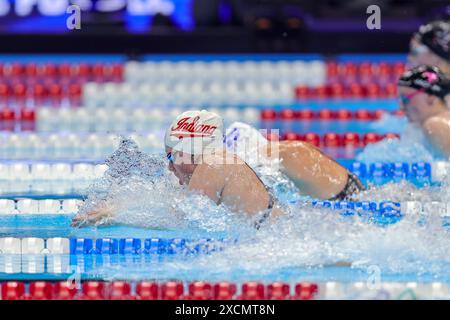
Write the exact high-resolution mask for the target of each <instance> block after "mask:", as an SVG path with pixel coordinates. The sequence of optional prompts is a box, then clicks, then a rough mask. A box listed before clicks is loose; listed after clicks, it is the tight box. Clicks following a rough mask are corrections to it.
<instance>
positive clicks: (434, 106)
mask: <svg viewBox="0 0 450 320" xmlns="http://www.w3.org/2000/svg"><path fill="white" fill-rule="evenodd" d="M449 93H450V77H449V76H448V75H446V74H444V73H443V72H441V71H440V70H439V69H438V68H437V67H432V66H425V65H422V66H418V67H415V68H413V69H411V70H408V71H406V72H405V73H404V74H403V75H402V77H401V78H400V79H399V80H398V94H399V98H400V108H401V109H402V110H403V111H404V112H405V114H406V117H407V118H408V120H409V121H410V122H412V123H415V124H417V125H418V126H420V128H421V129H422V131H423V132H424V133H425V135H426V136H427V138H428V140H429V141H430V143H431V144H432V145H433V147H434V148H435V149H436V150H438V151H440V152H441V153H442V154H443V155H444V156H446V157H450V110H449V108H448V105H449V100H448V96H449Z"/></svg>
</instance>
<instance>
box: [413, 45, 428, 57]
mask: <svg viewBox="0 0 450 320" xmlns="http://www.w3.org/2000/svg"><path fill="white" fill-rule="evenodd" d="M427 52H428V47H427V46H425V45H423V44H417V45H414V46H411V48H410V50H409V53H410V55H411V56H414V57H416V56H418V55H420V54H423V53H427Z"/></svg>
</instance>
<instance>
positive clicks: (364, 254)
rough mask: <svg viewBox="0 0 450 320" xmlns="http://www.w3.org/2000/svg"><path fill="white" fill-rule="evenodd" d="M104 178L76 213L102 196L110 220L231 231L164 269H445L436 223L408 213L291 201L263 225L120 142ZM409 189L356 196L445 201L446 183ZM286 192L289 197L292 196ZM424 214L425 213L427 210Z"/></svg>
mask: <svg viewBox="0 0 450 320" xmlns="http://www.w3.org/2000/svg"><path fill="white" fill-rule="evenodd" d="M108 165H109V170H108V172H107V173H106V175H105V177H104V178H103V179H101V180H100V181H99V182H97V183H96V184H95V185H94V186H93V187H92V188H91V192H90V194H89V197H88V200H87V201H86V204H85V207H84V208H83V210H84V212H87V211H88V210H89V208H91V207H92V206H93V205H95V204H96V203H98V201H101V200H102V199H104V198H105V197H108V198H110V199H114V200H113V201H114V202H115V203H117V205H118V206H119V205H120V207H121V209H122V210H121V212H120V213H119V214H118V215H117V216H116V217H115V218H114V221H115V222H118V223H123V224H132V225H138V226H143V227H148V228H175V229H176V228H179V229H183V228H189V229H190V230H191V231H192V230H203V231H206V232H216V231H225V232H226V233H228V234H233V235H236V236H238V237H239V242H238V243H237V244H233V245H229V246H227V247H226V248H225V249H224V250H223V251H221V252H216V253H213V254H210V255H204V256H198V257H196V258H195V259H187V260H183V259H182V260H176V261H168V262H163V263H162V265H160V266H158V268H159V269H158V270H164V272H165V274H172V275H183V274H187V273H191V274H194V273H195V272H197V274H201V275H202V276H203V277H205V278H206V277H207V276H208V275H211V274H221V275H223V276H224V277H226V275H227V274H236V273H239V272H241V271H246V272H247V274H249V273H250V274H254V275H257V276H263V275H267V274H270V273H276V272H279V271H280V270H284V269H286V268H298V267H305V266H306V267H309V266H314V267H317V266H324V265H330V264H331V265H332V264H335V263H339V262H342V261H345V262H349V263H351V265H352V266H353V267H356V268H367V267H370V266H372V265H376V266H378V267H379V268H380V269H381V270H382V272H414V273H419V274H420V273H427V272H428V273H433V274H436V275H448V270H449V266H450V236H449V234H448V231H447V229H445V228H443V227H442V224H441V223H439V222H436V221H435V223H433V221H430V223H426V224H419V223H417V219H416V218H415V217H406V218H404V219H403V220H401V221H400V222H398V223H396V224H394V225H389V226H385V227H380V226H379V225H375V224H371V223H368V222H366V221H363V219H361V218H359V217H342V216H340V215H339V214H338V213H337V212H336V211H333V210H327V209H314V208H312V207H310V206H309V205H305V204H296V205H294V204H291V205H289V206H288V207H287V210H286V211H287V213H286V215H285V216H283V217H280V218H278V219H276V220H275V221H273V222H266V223H263V224H262V226H261V229H260V230H258V231H256V230H255V229H254V228H253V227H252V223H251V219H247V218H246V217H245V216H244V215H236V214H233V213H231V212H230V211H229V210H227V209H226V208H225V207H223V206H216V205H215V204H214V203H212V201H210V200H209V199H207V198H205V197H201V196H198V195H187V193H186V191H185V190H184V189H183V188H182V187H180V186H178V185H177V184H176V182H175V181H174V179H173V177H172V174H171V173H170V172H168V171H167V170H166V169H165V167H166V164H165V162H164V161H163V156H160V155H159V156H155V155H145V154H143V153H141V152H140V151H139V150H138V149H137V147H136V146H135V145H134V144H133V142H132V141H130V140H124V141H122V143H121V147H120V148H119V150H118V151H117V152H116V153H115V156H113V157H111V158H110V159H109V160H108ZM449 185H450V184H444V185H443V186H442V187H440V188H439V189H433V188H431V187H430V188H426V189H417V188H415V187H414V186H412V185H410V184H408V183H399V184H388V185H385V186H382V187H378V188H375V189H373V190H370V191H368V192H366V193H363V194H362V195H361V199H364V200H376V201H378V200H380V201H381V200H383V201H384V200H395V201H407V200H418V201H431V200H436V199H438V200H439V201H448V200H450V198H449V192H448V191H449V187H448V186H449ZM292 196H294V195H292ZM430 214H432V213H430Z"/></svg>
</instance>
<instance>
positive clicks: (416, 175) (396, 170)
mask: <svg viewBox="0 0 450 320" xmlns="http://www.w3.org/2000/svg"><path fill="white" fill-rule="evenodd" d="M346 167H347V169H348V170H349V171H350V172H352V173H354V174H355V175H357V176H358V177H359V178H360V179H361V180H362V182H365V183H366V184H367V183H368V182H371V183H374V184H376V185H381V184H384V183H387V182H391V181H392V182H399V181H402V180H407V181H409V182H411V183H413V184H415V185H416V186H418V187H423V186H426V185H430V184H431V183H432V177H431V175H432V170H431V164H430V163H428V162H416V163H413V164H411V165H409V164H408V163H406V162H394V163H385V162H374V163H371V164H369V165H367V164H365V163H362V162H358V161H355V162H352V163H350V164H348V165H347V166H346Z"/></svg>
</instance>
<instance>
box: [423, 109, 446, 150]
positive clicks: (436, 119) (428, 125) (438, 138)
mask: <svg viewBox="0 0 450 320" xmlns="http://www.w3.org/2000/svg"><path fill="white" fill-rule="evenodd" d="M423 129H424V131H425V132H426V134H427V135H428V137H429V138H430V140H431V141H432V143H433V144H434V146H435V147H436V148H437V149H438V150H439V151H440V152H442V153H443V154H444V155H445V156H450V139H449V137H450V113H446V114H438V115H437V116H433V117H430V118H429V119H427V120H426V121H425V122H424V123H423Z"/></svg>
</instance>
